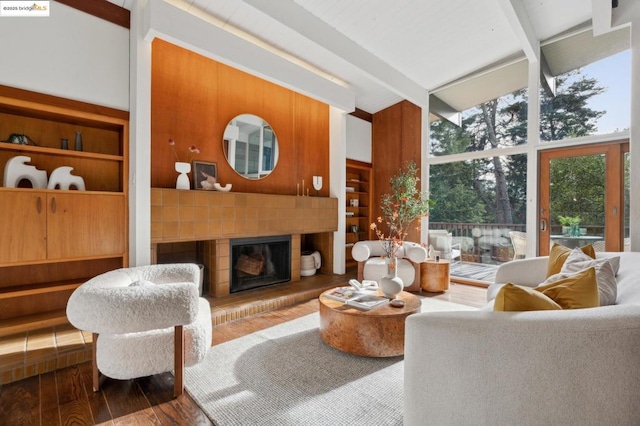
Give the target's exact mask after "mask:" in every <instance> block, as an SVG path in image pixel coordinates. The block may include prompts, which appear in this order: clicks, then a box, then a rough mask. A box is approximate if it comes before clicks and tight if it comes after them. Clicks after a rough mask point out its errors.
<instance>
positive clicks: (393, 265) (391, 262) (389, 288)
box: [379, 257, 404, 299]
mask: <svg viewBox="0 0 640 426" xmlns="http://www.w3.org/2000/svg"><path fill="white" fill-rule="evenodd" d="M379 286H380V290H381V291H382V293H383V294H384V295H385V296H386V297H388V298H389V299H395V298H396V297H397V296H398V295H399V294H400V293H402V289H404V283H403V282H402V280H401V279H400V277H398V258H396V257H392V258H387V275H385V276H384V277H382V278H381V279H380V283H379Z"/></svg>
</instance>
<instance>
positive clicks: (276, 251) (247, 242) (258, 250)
mask: <svg viewBox="0 0 640 426" xmlns="http://www.w3.org/2000/svg"><path fill="white" fill-rule="evenodd" d="M229 245H230V249H231V250H230V253H231V256H230V261H231V264H230V271H231V274H230V275H231V285H230V292H231V293H237V292H239V291H245V290H250V289H253V288H258V287H265V286H269V285H273V284H277V283H282V282H287V281H291V236H290V235H279V236H271V237H252V238H236V239H232V240H229Z"/></svg>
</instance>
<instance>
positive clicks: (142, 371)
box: [67, 264, 212, 396]
mask: <svg viewBox="0 0 640 426" xmlns="http://www.w3.org/2000/svg"><path fill="white" fill-rule="evenodd" d="M199 278H200V269H199V268H198V266H197V265H195V264H167V265H150V266H139V267H132V268H123V269H118V270H114V271H109V272H106V273H104V274H101V275H99V276H97V277H95V278H92V279H91V280H89V281H87V282H86V283H84V284H82V285H81V286H80V287H78V288H77V289H76V290H75V291H74V292H73V294H72V295H71V297H70V298H69V302H68V304H67V318H68V319H69V322H70V323H71V324H72V325H73V326H74V327H76V328H78V329H80V330H86V331H90V332H92V333H93V388H94V391H98V390H99V388H100V381H101V377H100V373H102V374H103V375H105V376H107V377H111V378H113V379H121V380H126V379H133V378H136V377H144V376H149V375H152V374H159V373H163V372H166V371H171V370H174V374H175V384H174V394H175V395H176V396H177V395H179V394H181V393H182V392H183V389H184V367H185V366H191V365H195V364H197V363H199V362H200V361H202V360H203V359H204V357H205V355H206V353H207V350H208V348H209V347H210V346H211V339H212V325H211V308H210V306H209V302H208V301H207V300H206V299H204V298H201V297H199V296H198V292H199V288H198V286H199Z"/></svg>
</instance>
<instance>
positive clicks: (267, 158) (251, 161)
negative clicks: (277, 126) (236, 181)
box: [222, 114, 279, 180]
mask: <svg viewBox="0 0 640 426" xmlns="http://www.w3.org/2000/svg"><path fill="white" fill-rule="evenodd" d="M256 141H257V143H255V142H256ZM222 151H223V153H224V157H225V159H226V160H227V163H228V164H229V166H230V167H231V168H232V169H233V170H234V171H235V172H236V173H237V174H238V175H239V176H242V177H243V178H245V179H249V180H259V179H264V178H265V177H267V176H269V175H270V174H271V173H272V172H273V170H274V169H275V168H276V165H277V164H278V157H279V146H278V137H277V136H276V133H275V132H274V130H273V127H271V126H270V125H269V123H268V122H267V121H266V120H265V119H263V118H262V117H259V116H257V115H254V114H240V115H237V116H236V117H234V118H233V119H232V120H231V121H229V123H228V124H227V127H225V131H224V135H223V136H222ZM243 161H244V163H242V164H239V163H240V162H243ZM265 165H266V168H265Z"/></svg>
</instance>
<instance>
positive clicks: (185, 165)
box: [169, 139, 200, 190]
mask: <svg viewBox="0 0 640 426" xmlns="http://www.w3.org/2000/svg"><path fill="white" fill-rule="evenodd" d="M169 146H170V147H171V151H173V156H174V157H175V159H176V163H175V166H174V167H175V169H176V172H178V173H179V175H178V178H177V179H176V189H186V190H188V189H191V184H190V183H189V176H188V175H187V173H189V172H191V160H193V157H194V156H195V155H197V154H200V150H199V149H198V148H196V146H195V145H191V146H190V147H189V161H188V162H184V161H180V158H179V157H178V153H177V151H176V141H175V140H173V139H169Z"/></svg>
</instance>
